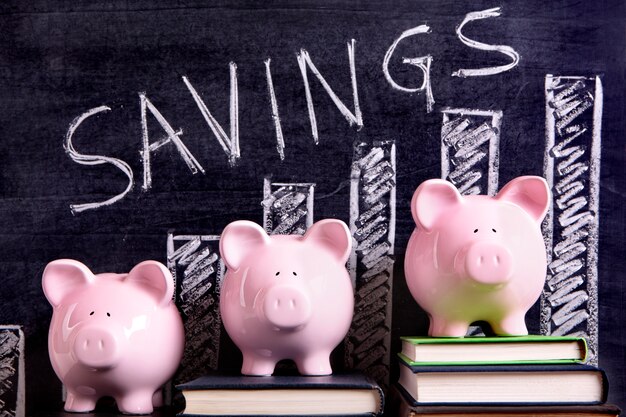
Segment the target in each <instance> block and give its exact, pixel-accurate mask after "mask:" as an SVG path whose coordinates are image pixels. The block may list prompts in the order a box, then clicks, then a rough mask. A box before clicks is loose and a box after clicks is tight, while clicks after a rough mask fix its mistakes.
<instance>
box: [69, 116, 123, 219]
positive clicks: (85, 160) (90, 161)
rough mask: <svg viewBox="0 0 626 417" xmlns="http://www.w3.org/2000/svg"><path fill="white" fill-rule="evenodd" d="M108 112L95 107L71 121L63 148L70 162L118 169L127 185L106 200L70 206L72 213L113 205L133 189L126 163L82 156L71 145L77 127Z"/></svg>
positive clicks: (102, 157) (95, 156) (101, 157)
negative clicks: (126, 178)
mask: <svg viewBox="0 0 626 417" xmlns="http://www.w3.org/2000/svg"><path fill="white" fill-rule="evenodd" d="M110 110H111V108H110V107H107V106H100V107H95V108H93V109H91V110H88V111H86V112H85V113H83V114H82V115H80V116H78V117H77V118H75V119H74V120H73V121H72V123H70V127H69V129H68V130H67V135H66V136H65V143H64V144H63V148H64V149H65V152H67V154H68V155H69V156H70V158H72V161H74V162H77V163H79V164H81V165H101V164H111V165H113V166H114V167H116V168H118V169H119V170H120V171H122V172H123V173H124V174H125V175H126V176H127V177H128V185H127V186H126V189H125V190H124V191H123V192H121V193H120V194H118V195H116V196H114V197H111V198H109V199H108V200H105V201H100V202H96V203H84V204H71V205H70V209H71V210H72V213H80V212H81V211H85V210H90V209H95V208H98V207H102V206H107V205H110V204H113V203H115V202H117V201H119V200H121V199H122V198H124V196H125V195H126V194H128V192H129V191H130V190H131V189H132V188H133V170H132V169H131V168H130V166H129V165H128V164H127V163H126V162H124V161H122V160H120V159H117V158H111V157H108V156H100V155H83V154H81V153H79V152H77V151H76V149H74V145H73V144H72V138H73V136H74V133H75V132H76V129H78V126H80V125H81V124H82V123H83V122H84V121H85V120H86V119H88V118H89V117H91V116H93V115H95V114H98V113H101V112H105V111H110Z"/></svg>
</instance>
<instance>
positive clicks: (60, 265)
mask: <svg viewBox="0 0 626 417" xmlns="http://www.w3.org/2000/svg"><path fill="white" fill-rule="evenodd" d="M93 281H94V275H93V272H91V271H90V270H89V268H87V267H86V266H85V265H84V264H82V263H80V262H78V261H74V260H72V259H58V260H56V261H52V262H50V263H49V264H48V265H47V266H46V269H45V270H44V271H43V277H42V279H41V285H42V287H43V293H44V294H45V296H46V298H47V299H48V301H49V302H50V304H51V305H52V306H53V307H56V306H58V305H59V304H61V301H62V300H63V298H64V297H65V295H66V294H67V293H69V292H70V291H72V290H73V289H75V288H76V287H79V286H81V285H89V284H91V283H92V282H93Z"/></svg>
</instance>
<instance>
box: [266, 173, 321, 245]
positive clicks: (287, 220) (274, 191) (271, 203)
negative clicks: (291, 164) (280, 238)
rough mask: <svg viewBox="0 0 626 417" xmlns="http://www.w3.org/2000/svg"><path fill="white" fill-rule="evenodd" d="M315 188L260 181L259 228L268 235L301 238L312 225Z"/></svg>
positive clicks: (308, 185)
mask: <svg viewBox="0 0 626 417" xmlns="http://www.w3.org/2000/svg"><path fill="white" fill-rule="evenodd" d="M314 192H315V184H312V183H279V182H272V181H271V179H270V177H266V178H265V179H264V181H263V201H262V202H261V205H262V206H263V228H264V229H265V231H266V232H267V233H269V234H279V235H287V234H298V235H303V234H304V233H305V232H306V231H307V229H308V228H309V227H311V225H312V224H313V197H314Z"/></svg>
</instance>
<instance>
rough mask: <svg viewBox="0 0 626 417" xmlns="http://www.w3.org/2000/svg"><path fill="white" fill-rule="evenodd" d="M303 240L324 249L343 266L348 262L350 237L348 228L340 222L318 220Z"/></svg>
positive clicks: (350, 245) (350, 247)
mask: <svg viewBox="0 0 626 417" xmlns="http://www.w3.org/2000/svg"><path fill="white" fill-rule="evenodd" d="M304 239H305V240H306V241H307V242H315V243H316V244H318V245H322V246H323V247H326V248H327V249H329V250H330V251H331V252H332V253H333V255H335V257H336V258H337V260H338V261H339V262H340V263H342V264H345V263H346V262H347V261H348V257H349V256H350V250H351V249H352V236H351V235H350V229H348V226H346V224H345V223H344V222H342V221H341V220H336V219H325V220H320V221H319V222H317V223H315V224H313V226H311V228H309V230H307V232H306V233H305V234H304Z"/></svg>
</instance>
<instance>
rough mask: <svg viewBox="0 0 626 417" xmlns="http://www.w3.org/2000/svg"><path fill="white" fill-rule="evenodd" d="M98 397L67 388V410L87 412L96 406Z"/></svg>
mask: <svg viewBox="0 0 626 417" xmlns="http://www.w3.org/2000/svg"><path fill="white" fill-rule="evenodd" d="M96 401H98V397H97V396H94V395H83V394H79V393H77V392H76V391H73V390H70V389H69V388H68V390H67V398H66V400H65V411H69V412H72V413H86V412H89V411H93V410H94V409H95V408H96Z"/></svg>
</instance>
